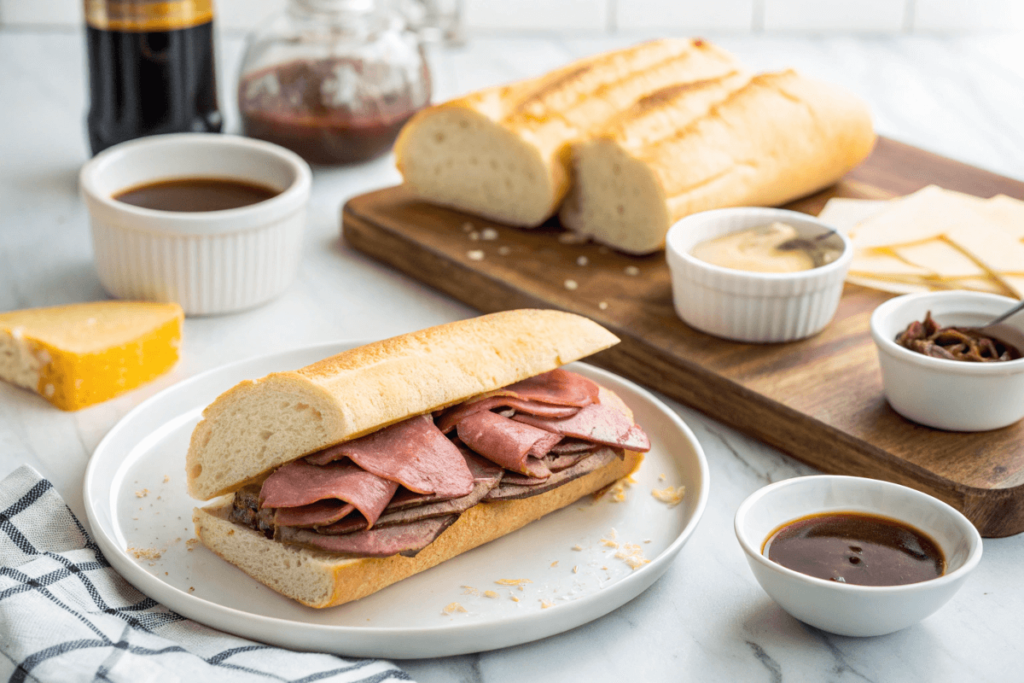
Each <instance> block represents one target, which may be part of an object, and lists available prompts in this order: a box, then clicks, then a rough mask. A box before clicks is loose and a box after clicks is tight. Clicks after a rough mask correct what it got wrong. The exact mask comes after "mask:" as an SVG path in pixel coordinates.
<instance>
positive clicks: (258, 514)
mask: <svg viewBox="0 0 1024 683" xmlns="http://www.w3.org/2000/svg"><path fill="white" fill-rule="evenodd" d="M231 521H232V522H235V523H236V524H241V525H242V526H247V527H249V528H250V529H255V530H256V531H259V532H262V533H263V535H264V536H266V537H267V538H273V537H274V511H273V510H260V487H259V486H257V485H252V486H246V487H245V488H241V489H239V490H237V491H235V497H234V499H233V500H232V501H231Z"/></svg>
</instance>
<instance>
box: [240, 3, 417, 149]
mask: <svg viewBox="0 0 1024 683" xmlns="http://www.w3.org/2000/svg"><path fill="white" fill-rule="evenodd" d="M429 102H430V72H429V70H428V67H427V62H426V59H425V58H424V54H423V48H422V45H421V42H420V40H419V38H418V36H417V35H416V34H415V33H413V32H412V31H409V30H407V28H406V26H405V23H404V21H403V19H402V18H401V16H400V15H399V14H398V13H396V12H394V11H392V10H391V8H390V4H389V3H388V2H387V0H289V4H288V8H287V10H286V12H285V13H284V14H282V15H280V16H277V17H275V18H273V19H272V20H270V21H269V22H268V23H267V24H265V25H264V26H263V27H261V28H259V29H257V30H256V31H254V32H253V33H252V34H250V35H249V38H248V42H247V48H246V52H245V57H244V59H243V61H242V69H241V74H240V76H239V82H238V108H239V111H240V113H241V117H242V128H243V131H244V133H245V134H246V135H248V136H250V137H254V138H260V139H263V140H268V141H270V142H274V143H276V144H279V145H282V146H283V147H287V148H289V149H291V150H292V151H294V152H296V153H298V154H299V155H300V156H302V157H303V158H304V159H306V160H307V161H309V162H311V163H314V164H347V163H354V162H360V161H366V160H369V159H373V158H375V157H377V156H380V155H382V154H384V153H386V152H387V151H388V150H390V149H391V145H392V144H393V143H394V141H395V138H396V137H397V136H398V131H399V130H400V129H401V127H402V125H403V124H404V123H405V122H406V121H407V120H408V119H409V117H411V116H412V115H413V114H414V113H416V112H417V111H418V110H420V109H422V108H423V107H424V106H426V105H427V104H429Z"/></svg>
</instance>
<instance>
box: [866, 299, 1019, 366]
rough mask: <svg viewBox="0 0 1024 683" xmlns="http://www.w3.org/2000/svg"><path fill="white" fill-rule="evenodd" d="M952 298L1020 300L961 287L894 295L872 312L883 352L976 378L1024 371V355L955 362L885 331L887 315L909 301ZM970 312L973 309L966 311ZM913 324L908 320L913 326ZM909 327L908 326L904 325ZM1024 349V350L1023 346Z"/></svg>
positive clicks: (873, 334)
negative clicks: (910, 345)
mask: <svg viewBox="0 0 1024 683" xmlns="http://www.w3.org/2000/svg"><path fill="white" fill-rule="evenodd" d="M952 298H968V299H970V298H973V299H976V300H979V301H993V302H995V301H999V302H1002V303H1005V304H1007V305H1008V306H1012V305H1014V304H1016V303H1018V301H1017V300H1016V299H1011V298H1010V297H1007V296H1002V295H1000V294H991V293H988V292H974V291H971V290H966V289H958V290H952V291H942V292H915V293H912V294H903V295H901V296H897V297H893V298H892V299H889V300H888V301H885V302H883V303H881V304H879V305H878V306H877V307H876V308H875V310H874V311H872V313H871V322H870V328H871V338H872V340H874V342H875V346H876V347H877V348H878V350H879V351H884V352H885V353H887V354H889V355H890V356H893V357H894V358H896V359H897V360H900V361H902V362H904V363H909V364H912V365H916V366H918V367H921V368H924V369H926V370H929V371H934V372H937V373H941V374H950V375H970V376H975V377H987V376H992V375H1008V374H1009V375H1015V374H1019V373H1024V356H1022V357H1021V358H1018V359H1016V360H1008V361H1001V362H998V363H970V362H965V361H954V360H949V359H946V358H932V357H931V356H926V355H924V354H922V353H917V352H916V351H911V350H910V349H908V348H905V347H903V346H900V345H899V344H897V343H896V341H895V340H894V339H889V338H888V337H887V336H884V335H883V334H882V330H881V327H882V322H883V320H885V319H887V318H891V317H893V316H895V315H896V314H897V312H898V310H899V309H900V308H902V307H904V306H906V305H908V304H912V303H916V302H917V301H920V300H922V299H952ZM964 312H969V311H964ZM909 324H910V323H907V325H909ZM904 328H905V326H904ZM1019 350H1020V351H1022V352H1024V349H1019Z"/></svg>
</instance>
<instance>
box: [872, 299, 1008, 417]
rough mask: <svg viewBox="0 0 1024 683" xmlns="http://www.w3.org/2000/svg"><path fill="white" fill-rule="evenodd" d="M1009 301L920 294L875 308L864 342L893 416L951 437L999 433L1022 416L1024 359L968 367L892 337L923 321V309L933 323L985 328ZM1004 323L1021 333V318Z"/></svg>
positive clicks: (887, 302) (970, 364)
mask: <svg viewBox="0 0 1024 683" xmlns="http://www.w3.org/2000/svg"><path fill="white" fill-rule="evenodd" d="M1016 303H1018V302H1016V301H1014V300H1013V299H1010V298H1007V297H1005V296H998V295H996V294H985V293H982V292H967V291H955V292H924V293H921V294H905V295H904V296H900V297H896V298H895V299H890V300H889V301H886V302H885V303H884V304H882V305H881V306H879V307H878V308H876V309H875V311H874V313H872V315H871V336H872V338H873V339H874V340H875V346H876V347H877V349H878V361H879V363H880V365H881V368H882V388H883V391H884V392H885V398H886V399H887V400H888V401H889V405H890V406H892V408H893V410H895V411H896V412H897V413H899V414H900V415H902V416H903V417H905V418H907V419H908V420H912V421H914V422H917V423H919V424H923V425H925V426H928V427H935V428H936V429H947V430H950V431H956V432H980V431H986V430H989V429H999V428H1001V427H1006V426H1008V425H1011V424H1013V423H1014V422H1017V421H1018V420H1020V419H1021V418H1022V417H1024V359H1020V360H1011V361H1002V362H998V363H970V362H965V361H954V360H946V359H942V358H932V357H930V356H925V355H924V354H921V353H917V352H916V351H911V350H910V349H907V348H904V347H902V346H900V345H899V344H897V343H896V336H897V335H898V334H899V333H901V332H903V331H904V330H905V329H907V326H908V325H909V324H910V323H912V322H914V321H915V320H917V321H921V320H924V317H925V314H927V313H928V311H931V312H932V317H933V318H935V320H936V322H938V323H939V324H940V325H944V326H949V325H956V326H968V327H969V326H973V325H984V324H985V323H987V322H988V321H989V320H992V319H993V318H995V317H996V316H998V315H999V314H1001V313H1005V312H1006V311H1007V310H1009V309H1010V307H1011V306H1013V305H1014V304H1016ZM1005 324H1006V325H1009V326H1012V327H1014V328H1015V329H1017V330H1020V331H1021V332H1024V316H1015V317H1013V318H1010V319H1009V320H1007V321H1006V323H1005ZM1021 351H1024V349H1021Z"/></svg>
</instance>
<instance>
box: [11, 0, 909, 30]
mask: <svg viewBox="0 0 1024 683" xmlns="http://www.w3.org/2000/svg"><path fill="white" fill-rule="evenodd" d="M2 1H3V0H0V2H2ZM916 13H917V0H906V4H905V5H904V6H903V33H913V32H914V19H915V15H916Z"/></svg>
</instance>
